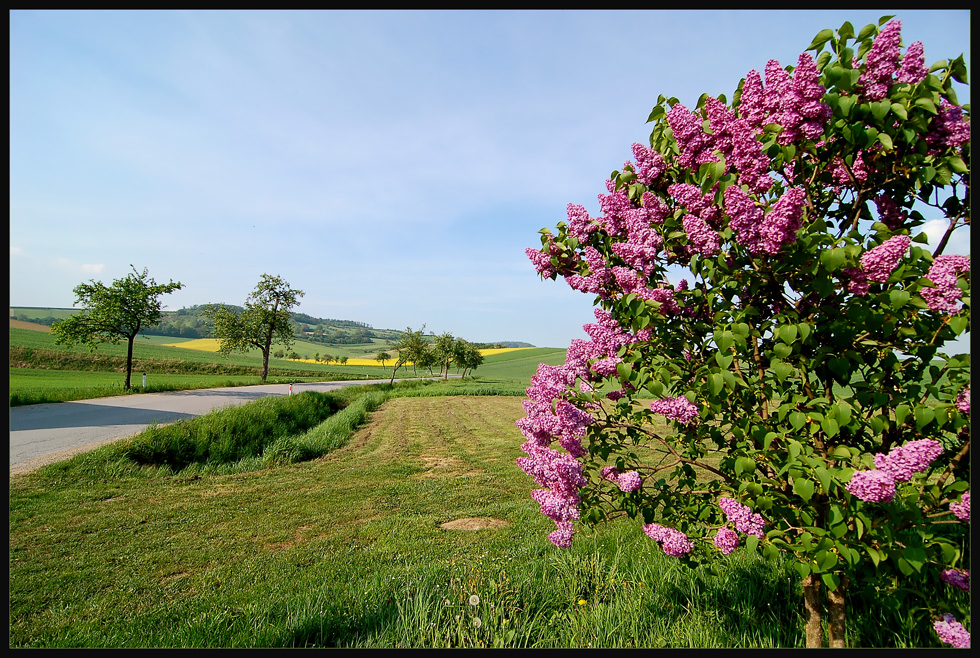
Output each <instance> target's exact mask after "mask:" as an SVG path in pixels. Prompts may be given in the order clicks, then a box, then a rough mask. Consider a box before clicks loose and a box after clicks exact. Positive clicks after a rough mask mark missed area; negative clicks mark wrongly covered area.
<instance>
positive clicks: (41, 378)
mask: <svg viewBox="0 0 980 658" xmlns="http://www.w3.org/2000/svg"><path fill="white" fill-rule="evenodd" d="M27 325H29V326H27ZM46 330H47V327H43V326H42V325H36V324H33V325H32V324H29V323H22V322H19V321H17V320H11V321H10V371H9V373H10V378H9V381H10V405H11V406H16V405H20V404H35V403H40V402H58V401H65V400H81V399H86V398H93V397H105V396H110V395H122V394H124V393H125V391H123V388H122V386H123V382H124V379H125V377H124V372H125V355H126V346H125V344H121V343H114V344H113V343H107V344H103V345H100V346H99V347H98V348H97V349H96V350H94V351H93V350H91V349H90V348H88V347H85V346H73V347H68V346H64V345H57V344H56V343H55V341H54V336H53V335H52V334H51V333H50V332H48V331H46ZM186 342H192V341H190V340H187V339H185V340H181V339H174V338H170V337H166V336H150V337H147V338H146V339H144V338H139V339H137V343H136V346H135V350H134V359H135V362H134V370H133V381H132V385H133V390H132V391H131V393H132V394H138V393H140V392H159V391H167V390H180V389H184V388H208V387H220V386H243V385H250V384H257V383H259V377H258V373H259V370H260V366H261V357H260V355H259V354H258V352H257V351H255V352H252V353H249V354H229V355H227V356H226V355H221V354H218V353H216V352H214V351H208V350H201V349H186V348H183V347H175V346H173V345H181V344H182V343H186ZM210 347H213V345H211V346H210ZM514 355H522V356H520V357H516V356H514ZM536 358H537V359H540V360H541V361H546V362H548V363H560V362H561V361H563V360H564V350H559V349H550V348H544V349H521V350H494V351H492V352H491V353H489V354H488V355H487V357H486V360H485V362H484V365H483V366H481V367H480V368H479V369H478V370H477V371H476V373H475V374H476V376H477V377H478V378H480V379H486V380H487V381H488V382H489V383H490V384H491V385H499V384H501V383H504V382H506V383H507V385H508V386H509V387H510V390H511V391H513V392H515V394H519V393H521V392H523V389H524V387H525V386H526V385H527V384H526V382H527V381H528V380H529V379H530V377H531V375H532V374H534V371H535V369H536V368H537V362H536V361H535V359H536ZM391 368H392V366H391V364H390V363H389V364H388V365H387V366H386V367H382V366H381V365H380V364H379V363H378V362H377V361H375V360H374V359H373V358H372V359H370V360H367V361H365V362H364V363H362V362H361V361H359V360H351V362H349V363H348V364H347V365H339V364H329V365H327V364H322V363H315V362H313V361H312V360H310V361H293V360H288V359H275V358H273V359H270V376H269V380H268V382H269V383H286V382H303V381H324V380H341V379H387V378H389V377H390V376H391ZM144 372H145V373H147V388H146V389H143V388H142V374H143V373H144ZM415 374H416V373H415V372H414V371H413V370H412V369H411V368H403V369H401V370H400V371H399V372H398V376H399V378H405V377H412V376H414V375H415ZM418 374H419V376H422V375H423V374H424V375H426V376H427V375H428V372H425V373H418Z"/></svg>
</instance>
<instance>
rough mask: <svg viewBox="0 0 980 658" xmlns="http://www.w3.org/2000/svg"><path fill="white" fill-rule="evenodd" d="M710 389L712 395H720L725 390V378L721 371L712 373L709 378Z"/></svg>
mask: <svg viewBox="0 0 980 658" xmlns="http://www.w3.org/2000/svg"><path fill="white" fill-rule="evenodd" d="M708 390H710V391H711V394H712V395H718V394H719V393H721V392H722V391H723V390H725V378H724V377H723V376H722V374H721V373H720V372H715V373H712V374H711V377H710V378H709V379H708Z"/></svg>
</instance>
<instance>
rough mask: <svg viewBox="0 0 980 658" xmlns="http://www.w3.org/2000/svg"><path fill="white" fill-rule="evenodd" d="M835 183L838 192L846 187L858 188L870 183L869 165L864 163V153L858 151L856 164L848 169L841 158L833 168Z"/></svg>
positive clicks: (855, 158) (855, 159)
mask: <svg viewBox="0 0 980 658" xmlns="http://www.w3.org/2000/svg"><path fill="white" fill-rule="evenodd" d="M831 174H832V175H833V179H834V183H835V185H836V187H835V188H834V189H836V190H837V191H838V192H839V191H840V189H841V188H844V187H858V186H859V185H863V184H864V183H866V182H867V181H868V165H867V164H866V163H865V161H864V152H863V151H858V152H857V154H856V155H855V156H854V163H853V164H852V165H851V166H850V168H848V167H847V166H846V165H845V164H844V161H843V160H841V159H840V158H837V160H836V161H835V162H834V165H833V166H832V167H831Z"/></svg>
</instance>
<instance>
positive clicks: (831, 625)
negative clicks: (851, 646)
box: [827, 579, 847, 649]
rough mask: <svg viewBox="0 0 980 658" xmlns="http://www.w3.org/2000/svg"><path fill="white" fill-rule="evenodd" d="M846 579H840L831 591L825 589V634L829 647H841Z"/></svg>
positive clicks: (842, 643)
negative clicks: (835, 587) (838, 583)
mask: <svg viewBox="0 0 980 658" xmlns="http://www.w3.org/2000/svg"><path fill="white" fill-rule="evenodd" d="M846 582H847V581H846V580H844V579H841V583H840V585H838V586H837V589H835V590H834V591H833V592H831V591H830V590H827V635H828V639H829V640H830V648H831V649H843V648H844V647H845V646H846V644H845V643H844V622H845V617H846V615H845V612H846V606H845V604H844V589H845V586H846Z"/></svg>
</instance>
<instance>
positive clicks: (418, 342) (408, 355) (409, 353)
mask: <svg viewBox="0 0 980 658" xmlns="http://www.w3.org/2000/svg"><path fill="white" fill-rule="evenodd" d="M424 331H425V325H422V328H421V329H419V330H418V331H412V328H411V327H408V328H407V329H405V333H404V334H402V337H401V338H399V339H398V341H397V342H396V343H395V345H394V349H395V350H396V351H397V352H398V357H397V359H396V361H395V365H394V367H393V368H392V370H391V382H389V383H394V381H395V373H396V372H398V369H399V368H401V367H403V366H405V365H406V364H409V363H411V364H412V365H413V367H414V366H415V363H416V362H417V361H418V360H419V359H420V358H425V357H424V354H425V352H426V351H427V349H428V344H427V343H426V342H425V338H424V337H423V335H422V333H423V332H424ZM417 374H418V372H417V371H416V375H417Z"/></svg>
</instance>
